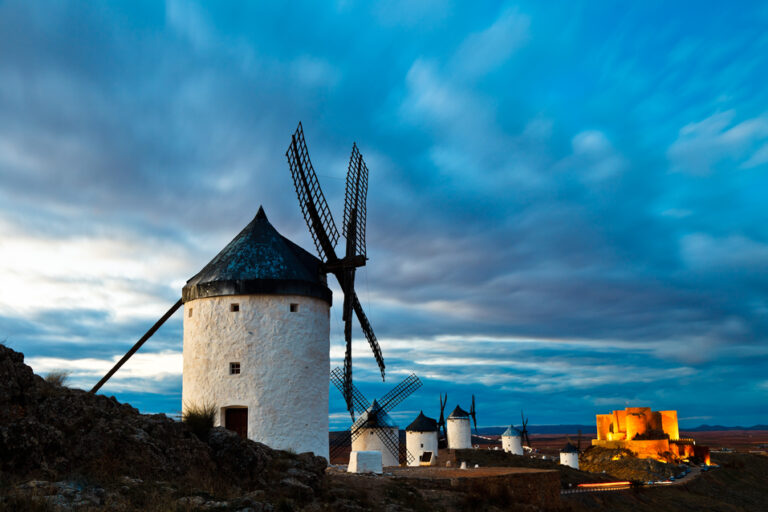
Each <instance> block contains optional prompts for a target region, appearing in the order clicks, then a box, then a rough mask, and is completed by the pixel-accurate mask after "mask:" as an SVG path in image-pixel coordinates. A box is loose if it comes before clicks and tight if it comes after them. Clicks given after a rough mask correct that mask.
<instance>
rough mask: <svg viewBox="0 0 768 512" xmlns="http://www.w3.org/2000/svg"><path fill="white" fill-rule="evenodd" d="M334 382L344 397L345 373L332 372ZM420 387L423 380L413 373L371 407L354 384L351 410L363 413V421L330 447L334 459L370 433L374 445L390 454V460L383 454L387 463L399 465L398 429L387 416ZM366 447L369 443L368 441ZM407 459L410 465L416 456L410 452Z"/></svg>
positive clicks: (361, 415) (356, 422)
mask: <svg viewBox="0 0 768 512" xmlns="http://www.w3.org/2000/svg"><path fill="white" fill-rule="evenodd" d="M331 382H332V383H333V385H334V386H336V388H337V389H338V390H339V391H341V393H342V395H343V394H344V385H345V382H344V372H343V371H342V370H341V369H340V368H338V367H337V368H334V369H333V370H332V371H331ZM421 386H422V383H421V380H419V378H418V377H417V376H416V374H414V373H412V374H410V375H409V376H408V377H406V378H405V379H404V380H403V381H402V382H401V383H400V384H398V385H397V386H395V387H394V388H392V390H391V391H389V393H387V394H386V395H384V396H382V397H381V398H379V399H378V400H374V401H373V403H371V402H369V401H368V399H367V398H365V396H364V395H363V394H362V393H361V392H360V390H359V389H358V388H357V386H355V385H354V384H353V385H352V406H353V408H354V411H356V412H358V413H360V417H359V418H358V419H357V421H355V422H354V423H353V424H352V427H351V428H350V429H349V431H348V432H346V433H345V434H344V435H342V436H341V437H339V438H337V439H336V440H335V441H334V442H333V443H332V444H331V450H330V454H331V458H334V457H336V456H338V455H339V454H340V453H341V452H342V450H343V449H344V448H345V447H346V446H347V445H350V446H354V444H355V443H356V442H357V441H358V439H360V438H361V436H362V435H363V434H364V433H366V432H369V433H370V434H372V435H375V436H376V437H377V439H378V441H375V442H376V444H379V445H380V446H379V447H380V448H385V449H386V450H387V451H388V452H389V457H388V456H387V454H386V453H382V455H383V456H384V459H387V458H389V459H390V460H393V461H399V460H400V439H399V436H398V433H397V427H396V426H394V425H393V424H392V422H391V420H390V419H389V415H388V413H389V412H390V411H391V410H393V409H394V408H395V407H397V406H398V405H400V404H401V403H402V402H403V400H405V399H406V398H408V397H409V396H410V395H411V394H413V392H414V391H416V390H417V389H419V388H420V387H421ZM366 444H370V443H369V442H367V441H366ZM405 458H406V462H407V463H409V464H410V463H411V462H413V460H414V456H413V455H412V454H410V453H408V451H407V450H406V453H405ZM398 463H399V462H398ZM385 465H387V464H385Z"/></svg>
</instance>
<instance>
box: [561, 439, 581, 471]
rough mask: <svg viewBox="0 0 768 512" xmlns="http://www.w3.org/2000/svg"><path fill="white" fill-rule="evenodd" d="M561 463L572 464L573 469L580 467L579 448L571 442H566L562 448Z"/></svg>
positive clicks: (564, 464)
mask: <svg viewBox="0 0 768 512" xmlns="http://www.w3.org/2000/svg"><path fill="white" fill-rule="evenodd" d="M560 464H562V465H563V466H570V467H572V468H573V469H579V449H578V448H576V447H575V446H573V445H572V444H571V443H568V444H566V445H565V446H564V447H563V449H562V450H560Z"/></svg>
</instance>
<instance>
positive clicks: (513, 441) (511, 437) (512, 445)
mask: <svg viewBox="0 0 768 512" xmlns="http://www.w3.org/2000/svg"><path fill="white" fill-rule="evenodd" d="M501 449H502V450H504V451H505V452H507V453H511V454H513V455H522V454H523V440H522V438H521V437H520V431H519V430H517V429H516V428H515V427H514V426H513V425H510V426H509V428H507V430H505V431H504V433H503V434H501Z"/></svg>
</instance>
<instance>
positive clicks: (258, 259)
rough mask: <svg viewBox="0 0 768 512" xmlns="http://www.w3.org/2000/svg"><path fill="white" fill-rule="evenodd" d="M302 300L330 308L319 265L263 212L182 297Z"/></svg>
mask: <svg viewBox="0 0 768 512" xmlns="http://www.w3.org/2000/svg"><path fill="white" fill-rule="evenodd" d="M250 294H270V295H304V296H307V297H316V298H318V299H322V300H325V301H326V302H328V303H329V304H330V303H331V290H330V289H328V286H327V284H326V279H325V275H324V274H322V273H321V272H320V260H319V259H317V258H316V257H315V256H313V255H312V254H310V253H308V252H307V251H305V250H304V249H302V248H301V247H299V246H298V245H296V244H294V243H293V242H291V241H290V240H288V239H287V238H285V237H284V236H282V235H281V234H280V233H278V232H277V230H276V229H275V228H274V227H273V226H272V224H270V223H269V221H268V220H267V215H266V214H265V213H264V209H263V208H261V207H259V213H257V214H256V217H254V218H253V220H252V221H251V222H250V224H248V225H247V226H246V227H245V228H244V229H243V230H242V231H241V232H240V234H238V235H237V236H236V237H235V238H234V239H233V240H232V241H231V242H229V244H228V245H227V246H226V247H225V248H224V249H222V251H221V252H220V253H219V254H217V255H216V257H215V258H213V259H212V260H211V261H210V263H208V264H207V265H206V266H205V267H203V269H202V270H201V271H200V272H198V273H197V275H196V276H194V277H193V278H192V279H190V280H189V281H187V284H186V285H185V286H184V288H183V289H182V292H181V298H182V300H183V301H184V302H187V301H190V300H194V299H200V298H203V297H219V296H224V295H250Z"/></svg>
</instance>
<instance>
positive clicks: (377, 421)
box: [352, 400, 397, 430]
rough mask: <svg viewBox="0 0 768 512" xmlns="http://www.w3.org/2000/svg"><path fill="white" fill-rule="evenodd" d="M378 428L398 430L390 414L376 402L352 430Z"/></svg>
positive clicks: (361, 416)
mask: <svg viewBox="0 0 768 512" xmlns="http://www.w3.org/2000/svg"><path fill="white" fill-rule="evenodd" d="M376 427H389V428H397V425H396V424H395V422H394V421H392V418H391V417H390V416H389V414H387V413H386V412H384V411H382V410H381V406H380V405H379V404H378V402H376V400H374V401H373V403H372V404H371V406H370V407H369V408H368V409H367V410H366V411H365V412H364V413H363V414H361V415H360V416H359V417H358V418H357V420H356V421H355V423H354V424H353V425H352V430H355V429H358V428H376Z"/></svg>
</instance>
